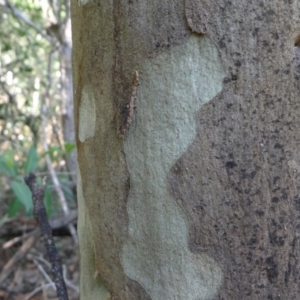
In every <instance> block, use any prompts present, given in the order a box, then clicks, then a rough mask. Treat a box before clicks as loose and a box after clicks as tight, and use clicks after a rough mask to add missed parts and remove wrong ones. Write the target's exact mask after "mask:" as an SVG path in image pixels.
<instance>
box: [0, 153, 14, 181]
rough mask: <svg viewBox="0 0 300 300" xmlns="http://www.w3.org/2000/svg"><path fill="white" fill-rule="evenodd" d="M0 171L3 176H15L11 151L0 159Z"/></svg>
mask: <svg viewBox="0 0 300 300" xmlns="http://www.w3.org/2000/svg"><path fill="white" fill-rule="evenodd" d="M0 170H1V171H2V173H4V174H5V175H8V176H17V166H16V162H15V159H14V155H13V153H12V151H7V152H5V153H4V154H3V155H2V156H1V157H0Z"/></svg>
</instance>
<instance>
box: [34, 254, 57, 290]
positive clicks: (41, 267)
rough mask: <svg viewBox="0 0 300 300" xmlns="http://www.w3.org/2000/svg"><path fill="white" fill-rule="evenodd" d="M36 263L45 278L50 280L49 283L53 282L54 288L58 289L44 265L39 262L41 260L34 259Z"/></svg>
mask: <svg viewBox="0 0 300 300" xmlns="http://www.w3.org/2000/svg"><path fill="white" fill-rule="evenodd" d="M33 262H34V264H35V265H36V266H37V267H38V269H39V271H40V272H41V273H42V274H43V276H44V277H45V279H46V280H47V281H48V283H51V284H52V288H53V289H54V290H55V291H56V288H55V284H54V282H53V281H52V280H51V278H50V277H49V275H48V274H47V272H46V271H45V270H44V268H43V266H41V265H40V264H39V262H38V261H37V260H36V259H33Z"/></svg>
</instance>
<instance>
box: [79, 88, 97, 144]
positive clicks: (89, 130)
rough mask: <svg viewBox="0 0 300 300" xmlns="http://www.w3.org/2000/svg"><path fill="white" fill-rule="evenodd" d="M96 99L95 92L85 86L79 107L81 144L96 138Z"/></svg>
mask: <svg viewBox="0 0 300 300" xmlns="http://www.w3.org/2000/svg"><path fill="white" fill-rule="evenodd" d="M95 111H96V110H95V97H94V93H93V90H92V89H91V88H90V87H89V86H87V85H86V86H84V88H83V89H82V92H81V101H80V105H79V130H78V137H79V140H80V142H82V143H83V142H84V141H86V140H87V139H88V138H91V137H93V136H94V133H95V124H96V112H95Z"/></svg>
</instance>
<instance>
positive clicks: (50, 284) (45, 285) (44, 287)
mask: <svg viewBox="0 0 300 300" xmlns="http://www.w3.org/2000/svg"><path fill="white" fill-rule="evenodd" d="M52 285H53V283H46V284H43V285H41V286H39V287H37V288H36V289H34V290H33V291H32V292H31V293H30V294H29V295H27V297H25V298H24V299H23V300H30V299H31V298H32V297H33V296H34V295H36V294H37V293H39V292H40V291H42V290H43V289H48V288H49V287H51V286H52Z"/></svg>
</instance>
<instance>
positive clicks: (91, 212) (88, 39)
mask: <svg viewBox="0 0 300 300" xmlns="http://www.w3.org/2000/svg"><path fill="white" fill-rule="evenodd" d="M79 2H80V3H79V4H78V3H77V1H73V2H72V18H73V19H72V25H73V45H74V55H73V65H74V85H75V95H74V98H75V119H76V136H77V150H78V196H79V238H80V259H81V260H80V266H81V297H82V299H91V300H93V299H122V300H126V299H128V300H129V299H130V300H132V299H153V300H162V299H179V300H181V299H185V300H186V299H187V300H198V299H224V300H225V299H226V300H227V299H231V300H233V299H237V300H240V299H270V300H271V299H296V298H297V297H298V295H299V294H300V285H299V280H298V277H299V275H298V270H299V261H300V260H299V258H300V254H299V251H298V249H299V246H300V245H299V234H298V227H299V211H300V197H299V189H300V185H299V183H298V179H299V172H300V153H299V141H300V134H299V127H300V110H299V99H298V97H299V75H300V71H299V70H300V64H299V55H300V50H299V44H300V43H299V40H300V29H299V21H300V20H299V6H300V5H299V2H298V1H296V0H295V1H293V0H290V1H278V0H277V1H275V0H273V1H268V2H263V1H259V0H256V1H240V0H234V1H230V2H229V1H227V0H218V1H217V0H210V1H207V0H199V1H195V0H186V1H183V0H174V1H164V0H153V1H146V2H145V1H125V0H113V1H97V2H96V1H85V0H81V1H79ZM80 4H81V5H80ZM203 34H204V35H203ZM136 71H137V72H138V73H136ZM135 74H139V86H138V85H137V78H135ZM136 88H137V94H136V96H137V97H136V102H135V106H136V107H135V109H134V113H133V115H132V114H131V108H132V106H133V105H132V100H133V99H134V98H135V94H134V92H135V90H136ZM131 119H132V120H131ZM130 124H131V125H130ZM129 125H130V126H129Z"/></svg>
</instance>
